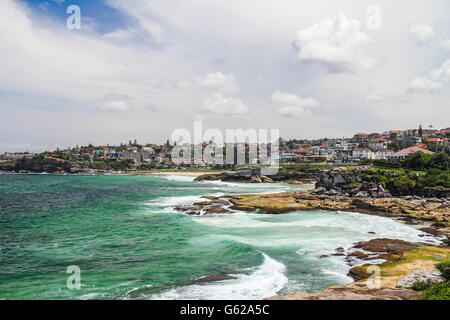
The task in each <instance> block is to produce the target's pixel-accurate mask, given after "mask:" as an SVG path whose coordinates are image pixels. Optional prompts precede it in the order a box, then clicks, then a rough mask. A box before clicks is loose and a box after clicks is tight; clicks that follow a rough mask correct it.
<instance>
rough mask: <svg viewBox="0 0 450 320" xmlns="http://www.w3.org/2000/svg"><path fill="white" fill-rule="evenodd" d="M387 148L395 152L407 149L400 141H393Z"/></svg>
mask: <svg viewBox="0 0 450 320" xmlns="http://www.w3.org/2000/svg"><path fill="white" fill-rule="evenodd" d="M387 148H388V149H389V150H392V151H394V152H397V151H400V150H402V149H405V148H406V145H405V144H404V143H403V142H401V141H400V140H398V139H394V140H392V142H391V143H389V144H388V146H387Z"/></svg>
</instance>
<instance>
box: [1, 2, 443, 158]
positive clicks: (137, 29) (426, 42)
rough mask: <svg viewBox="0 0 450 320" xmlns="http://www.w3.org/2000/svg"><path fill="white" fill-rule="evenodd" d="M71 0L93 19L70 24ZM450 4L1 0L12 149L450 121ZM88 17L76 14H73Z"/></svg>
mask: <svg viewBox="0 0 450 320" xmlns="http://www.w3.org/2000/svg"><path fill="white" fill-rule="evenodd" d="M70 5H78V6H79V8H80V9H81V29H70V28H68V27H67V19H68V18H69V17H70V16H71V14H68V13H67V9H68V7H69V6H70ZM449 12H450V2H449V1H448V0H429V1H407V0H397V1H391V0H380V1H376V0H370V1H366V0H343V1H334V0H318V1H306V0H305V1H304V0H277V1H275V0H211V1H210V0H135V1H125V0H98V1H94V0H46V1H38V0H1V1H0V43H1V44H0V46H1V50H0V57H1V59H0V70H1V72H0V152H4V151H25V150H29V151H40V150H44V149H52V148H55V147H66V146H74V145H77V144H79V145H82V144H88V143H94V144H107V143H109V144H117V143H120V142H126V141H128V140H130V139H137V140H138V141H139V142H142V143H144V142H145V143H147V142H163V141H165V140H166V139H167V138H169V137H170V135H171V133H172V132H173V131H174V130H175V129H178V128H186V129H188V130H192V128H193V121H194V119H203V120H204V127H205V128H218V129H220V130H225V129H227V128H243V129H249V128H255V129H257V128H261V129H272V128H279V129H280V133H281V136H282V137H285V138H294V137H295V138H318V137H344V136H351V135H352V134H353V133H355V132H359V131H363V132H380V131H384V130H389V129H406V128H416V127H418V125H419V124H422V125H423V126H424V127H425V126H428V125H430V124H432V125H433V126H434V127H435V128H444V127H448V126H450V121H449V119H450V103H449V102H450V19H449V18H448V13H449ZM74 21H76V20H70V21H69V22H74Z"/></svg>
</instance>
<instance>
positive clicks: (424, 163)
mask: <svg viewBox="0 0 450 320" xmlns="http://www.w3.org/2000/svg"><path fill="white" fill-rule="evenodd" d="M432 157H433V156H432V155H431V154H426V153H423V152H420V151H419V152H416V153H413V154H410V155H409V156H408V157H406V159H405V160H403V163H402V164H403V167H405V168H408V169H419V170H423V169H426V168H428V166H429V161H430V160H431V158H432Z"/></svg>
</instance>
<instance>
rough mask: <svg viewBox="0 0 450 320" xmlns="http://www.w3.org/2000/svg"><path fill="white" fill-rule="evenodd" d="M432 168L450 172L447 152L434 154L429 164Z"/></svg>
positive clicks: (449, 159)
mask: <svg viewBox="0 0 450 320" xmlns="http://www.w3.org/2000/svg"><path fill="white" fill-rule="evenodd" d="M428 166H429V167H430V168H438V169H442V170H449V168H450V157H449V156H448V155H447V154H446V153H445V152H439V153H436V154H434V155H433V156H432V157H431V159H430V161H429V162H428Z"/></svg>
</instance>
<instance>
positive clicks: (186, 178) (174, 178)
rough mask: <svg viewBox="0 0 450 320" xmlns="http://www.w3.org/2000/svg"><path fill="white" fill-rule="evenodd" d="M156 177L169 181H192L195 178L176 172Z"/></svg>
mask: <svg viewBox="0 0 450 320" xmlns="http://www.w3.org/2000/svg"><path fill="white" fill-rule="evenodd" d="M158 177H160V178H163V179H166V180H169V181H180V182H192V181H194V179H195V177H193V176H181V175H176V174H174V175H160V176H158Z"/></svg>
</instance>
